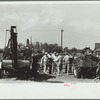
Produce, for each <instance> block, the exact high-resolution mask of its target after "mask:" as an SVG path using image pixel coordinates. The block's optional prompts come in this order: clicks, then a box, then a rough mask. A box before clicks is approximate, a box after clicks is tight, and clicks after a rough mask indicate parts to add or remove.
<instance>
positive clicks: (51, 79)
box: [0, 74, 93, 83]
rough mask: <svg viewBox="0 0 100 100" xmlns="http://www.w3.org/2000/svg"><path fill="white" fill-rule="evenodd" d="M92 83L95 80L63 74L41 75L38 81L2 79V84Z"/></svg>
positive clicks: (32, 79)
mask: <svg viewBox="0 0 100 100" xmlns="http://www.w3.org/2000/svg"><path fill="white" fill-rule="evenodd" d="M35 82H38V83H41V82H42V83H92V82H93V78H91V79H88V78H84V79H83V78H80V79H78V78H75V77H74V75H72V74H70V75H69V76H67V75H66V74H61V75H59V76H57V77H56V76H55V75H44V74H40V75H38V76H37V78H36V79H34V77H27V78H26V77H21V78H16V77H13V78H5V79H0V83H35Z"/></svg>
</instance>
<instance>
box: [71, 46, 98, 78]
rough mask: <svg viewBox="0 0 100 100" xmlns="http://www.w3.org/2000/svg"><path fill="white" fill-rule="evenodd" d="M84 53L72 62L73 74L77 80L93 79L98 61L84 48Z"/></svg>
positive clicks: (88, 49)
mask: <svg viewBox="0 0 100 100" xmlns="http://www.w3.org/2000/svg"><path fill="white" fill-rule="evenodd" d="M84 51H85V52H84V54H83V56H80V57H77V58H76V59H75V60H74V63H73V74H74V76H75V77H77V78H85V77H88V78H89V77H95V76H96V75H97V69H98V67H99V66H100V65H98V64H99V62H100V59H99V58H98V57H96V56H94V55H93V54H92V53H91V50H90V48H85V49H84Z"/></svg>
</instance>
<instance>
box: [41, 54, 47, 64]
mask: <svg viewBox="0 0 100 100" xmlns="http://www.w3.org/2000/svg"><path fill="white" fill-rule="evenodd" d="M47 61H48V56H46V55H44V56H43V57H42V58H41V63H43V62H47Z"/></svg>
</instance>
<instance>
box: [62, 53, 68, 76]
mask: <svg viewBox="0 0 100 100" xmlns="http://www.w3.org/2000/svg"><path fill="white" fill-rule="evenodd" d="M69 58H70V56H69V54H68V53H67V54H66V55H65V56H64V58H63V61H64V63H65V73H67V76H68V75H69V67H70V65H69V63H70V62H69Z"/></svg>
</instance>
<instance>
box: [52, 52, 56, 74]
mask: <svg viewBox="0 0 100 100" xmlns="http://www.w3.org/2000/svg"><path fill="white" fill-rule="evenodd" d="M52 59H53V62H52V73H53V74H54V73H55V71H56V63H55V60H56V59H57V56H56V52H54V53H53V54H52Z"/></svg>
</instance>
